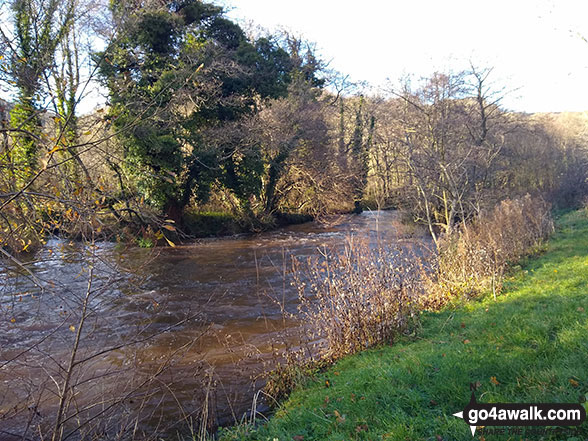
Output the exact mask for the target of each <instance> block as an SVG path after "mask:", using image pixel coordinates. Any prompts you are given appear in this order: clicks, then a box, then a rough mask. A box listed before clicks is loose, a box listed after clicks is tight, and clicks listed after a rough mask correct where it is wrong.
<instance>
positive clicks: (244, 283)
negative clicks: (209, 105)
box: [0, 211, 426, 439]
mask: <svg viewBox="0 0 588 441" xmlns="http://www.w3.org/2000/svg"><path fill="white" fill-rule="evenodd" d="M351 236H353V237H356V238H363V239H365V240H368V241H370V242H372V243H376V242H379V243H386V244H392V245H398V246H401V247H404V248H407V249H411V248H415V247H420V246H422V244H423V243H424V242H426V239H425V236H426V235H425V232H424V230H422V229H420V228H418V227H415V226H413V225H406V224H403V223H402V222H401V220H400V214H399V213H398V212H395V211H378V212H365V213H363V214H361V215H341V216H334V217H331V218H329V219H327V221H324V222H320V223H319V222H310V223H306V224H301V225H293V226H289V227H286V228H282V229H279V230H276V231H272V232H268V233H262V234H257V235H248V236H240V237H229V238H222V239H206V240H201V241H198V242H195V243H190V244H184V245H177V246H176V247H175V248H158V249H155V250H145V249H140V248H135V247H132V248H123V249H121V248H120V247H117V246H115V245H114V244H98V245H96V246H95V247H93V248H92V247H86V248H83V249H82V248H81V245H78V244H68V243H66V242H63V241H59V240H52V241H50V242H49V243H48V244H47V246H46V247H45V248H44V249H43V250H42V251H41V252H39V253H38V254H37V255H35V256H33V257H31V259H30V261H29V262H26V266H27V268H28V269H29V270H30V271H31V274H33V275H34V277H35V281H36V284H35V283H32V282H31V278H32V276H31V274H28V273H26V272H22V271H21V273H20V275H19V276H15V275H14V274H13V273H12V272H9V271H6V270H5V271H3V273H2V274H1V277H2V281H3V285H2V291H0V302H1V303H0V321H1V323H2V325H1V327H0V439H4V438H3V436H4V437H6V439H17V438H12V437H10V435H9V433H13V434H21V433H22V432H23V431H24V429H26V428H27V427H29V426H30V427H33V426H35V425H41V426H42V427H45V428H47V427H48V426H44V424H47V423H46V422H47V421H50V420H51V416H52V415H54V414H55V411H56V409H57V408H58V406H59V399H58V393H56V392H57V391H58V390H59V389H58V385H60V384H63V383H62V382H63V380H64V378H65V377H66V373H65V371H66V368H67V366H68V363H69V361H70V359H71V356H70V354H71V350H72V348H73V347H74V346H73V345H74V344H75V341H76V335H77V331H78V329H79V326H80V321H79V319H80V314H81V311H82V308H83V307H84V299H85V294H86V293H87V292H90V295H89V296H88V302H87V310H86V320H85V322H84V323H83V328H82V332H81V333H80V341H79V344H78V350H77V354H76V360H78V361H79V360H83V362H81V363H79V364H76V365H75V369H74V371H73V372H74V374H73V375H72V376H71V378H70V380H69V381H70V384H73V385H78V384H79V386H77V387H76V388H75V390H76V391H77V395H75V397H74V399H72V400H69V401H68V402H67V403H66V413H68V414H69V415H71V414H75V413H76V409H78V410H77V411H79V412H80V416H81V415H85V414H84V412H86V414H94V415H109V413H108V411H109V410H110V409H111V408H110V407H109V406H110V405H111V404H112V405H114V404H116V405H117V407H116V409H118V410H117V412H116V414H115V416H114V418H113V420H112V421H113V423H112V427H114V426H116V425H119V426H120V424H122V423H121V421H124V418H125V417H126V416H128V418H129V423H128V424H129V426H130V425H131V424H132V419H131V416H134V415H141V422H140V424H139V425H138V426H137V429H136V430H137V432H136V434H138V433H140V432H141V430H144V431H145V432H146V433H155V432H157V431H160V430H161V431H163V432H164V433H168V434H170V433H182V432H186V431H188V430H189V429H188V427H189V426H190V425H192V427H193V428H194V429H195V430H197V428H198V426H199V421H200V420H202V409H203V407H204V408H205V410H206V412H205V417H206V418H205V419H207V420H208V422H209V424H210V425H212V426H214V425H217V424H221V425H226V424H231V423H233V422H235V421H236V420H237V421H239V420H240V419H241V417H242V415H243V414H244V413H247V412H249V413H250V409H251V406H252V402H253V401H252V400H253V396H254V394H255V392H256V391H257V390H259V388H260V387H261V386H262V385H263V379H262V378H260V375H261V374H263V373H264V372H265V371H267V370H268V369H271V367H272V366H274V365H275V362H276V360H277V359H278V358H279V357H278V356H276V353H278V352H279V351H280V350H281V349H283V348H284V346H286V345H296V344H298V343H299V332H298V331H299V330H300V329H301V326H303V325H304V324H303V323H300V321H299V320H298V319H297V318H296V316H295V313H296V308H297V305H298V293H297V290H296V289H295V287H293V286H292V284H291V281H292V278H291V275H290V274H289V273H290V271H291V265H290V262H291V259H292V257H296V258H297V259H307V258H312V257H313V256H316V255H317V254H318V253H319V251H322V252H324V250H326V249H329V248H331V249H332V248H333V247H339V246H342V245H343V244H344V243H345V241H346V240H348V239H349V237H351ZM80 256H84V257H83V258H80ZM89 261H91V262H92V267H93V268H94V269H93V279H92V286H91V287H90V290H89V291H88V274H89V265H88V262H89ZM37 285H41V286H43V290H40V289H39V288H38V287H37ZM284 312H286V314H285V313H284ZM131 343H132V344H131ZM23 352H24V353H23ZM115 396H116V397H117V398H116V399H115V398H114V397H115ZM119 398H120V399H119ZM121 402H122V405H121V404H120V403H121ZM91 403H93V404H91ZM96 403H100V404H98V405H97V404H96ZM257 405H258V407H257V410H258V411H260V412H264V411H265V410H266V404H265V403H264V401H263V400H259V402H258V403H257ZM113 408H114V407H113ZM80 409H81V410H80ZM102 411H103V412H104V413H103V414H101V413H100V412H102ZM74 420H75V418H72V422H71V424H70V426H72V427H75V421H74ZM104 424H105V425H107V423H104ZM87 427H90V424H88V425H87ZM27 433H28V434H30V437H31V438H34V434H32V433H30V432H27ZM136 436H137V437H140V436H139V435H136ZM74 437H75V436H74ZM18 439H20V438H18Z"/></svg>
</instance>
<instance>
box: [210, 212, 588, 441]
mask: <svg viewBox="0 0 588 441" xmlns="http://www.w3.org/2000/svg"><path fill="white" fill-rule="evenodd" d="M587 249H588V220H587V218H586V216H585V214H583V213H582V212H574V213H570V214H568V215H566V216H564V217H563V218H562V219H561V220H560V221H559V222H558V233H557V234H556V235H555V236H554V237H553V239H552V240H551V241H550V242H549V244H548V249H547V251H546V253H545V254H543V255H542V256H540V257H536V258H532V259H529V260H528V261H526V263H524V264H523V267H522V268H520V269H519V270H518V271H517V272H516V273H515V274H514V275H513V277H511V278H509V280H508V282H507V283H506V286H505V292H504V295H503V296H500V297H499V298H498V299H497V301H494V299H493V297H492V295H491V293H487V295H486V296H485V297H483V298H481V299H479V300H478V301H475V302H470V303H467V304H465V305H463V306H461V307H459V308H457V309H452V310H445V311H443V312H437V313H426V314H424V315H423V317H422V325H423V329H422V331H421V332H420V333H419V334H418V336H417V337H416V338H414V337H403V338H401V339H400V341H398V342H397V343H396V344H395V345H394V346H391V347H390V346H383V347H380V348H376V349H372V350H368V351H365V352H362V353H360V354H356V355H354V356H352V357H347V358H345V359H343V360H341V361H339V362H338V363H337V364H335V365H334V366H332V367H331V368H330V369H328V370H327V371H325V372H324V373H322V374H319V375H317V376H316V377H315V379H314V380H313V381H312V382H311V383H310V384H309V385H307V386H306V387H304V388H300V389H298V390H296V391H295V392H294V393H293V394H292V395H291V396H290V398H289V400H288V401H286V402H285V403H283V404H282V405H281V406H280V407H279V408H278V410H277V411H276V413H275V415H274V416H273V417H272V418H271V419H270V420H269V421H268V422H267V423H263V424H260V425H259V426H257V427H249V430H248V431H247V433H246V435H245V436H243V437H241V438H239V439H244V440H266V439H270V440H271V439H301V440H302V439H304V440H306V441H312V440H321V441H323V440H338V439H389V440H405V439H452V440H453V439H455V440H464V441H465V440H471V439H472V436H471V432H470V429H469V427H468V426H467V425H466V424H464V422H463V421H462V420H461V419H458V418H455V417H454V416H452V414H453V413H455V412H457V411H459V410H461V409H463V407H464V405H465V404H467V402H468V401H469V396H470V389H469V385H470V383H475V384H477V385H478V390H477V392H476V394H477V397H478V400H479V401H481V402H507V403H508V402H515V403H517V402H521V403H523V402H527V403H533V402H535V403H537V402H539V403H541V402H561V403H566V402H569V403H574V402H578V401H580V402H585V401H586V395H587V394H588V384H586V383H585V379H586V378H587V376H588V371H587V366H588V365H587V364H586V356H585V354H586V352H587V351H588V346H587V345H586V338H585V335H586V320H587V316H586V315H587V309H586V301H585V286H586V284H587V283H588V280H587V279H586V271H585V270H584V267H585V264H586V259H587V256H586V250H587ZM529 366H532V367H533V369H531V370H530V369H529ZM327 382H328V385H329V387H327V386H326V383H327ZM239 430H241V433H243V430H242V429H239ZM479 430H480V429H479ZM587 430H588V429H587V427H586V425H585V424H584V425H583V426H581V427H578V428H553V429H550V430H548V431H547V432H546V435H545V437H544V439H545V440H556V439H557V440H559V439H585V438H586V436H588V432H587ZM479 433H480V432H479ZM511 437H512V435H511ZM221 439H223V440H224V439H226V440H230V439H235V438H231V430H227V431H226V432H223V436H221ZM492 439H496V440H502V439H504V440H506V439H507V436H504V437H501V436H493V437H492ZM508 439H510V438H508Z"/></svg>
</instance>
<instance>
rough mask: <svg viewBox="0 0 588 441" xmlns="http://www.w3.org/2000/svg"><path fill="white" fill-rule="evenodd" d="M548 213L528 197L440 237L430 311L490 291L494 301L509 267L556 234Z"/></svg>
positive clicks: (507, 202)
mask: <svg viewBox="0 0 588 441" xmlns="http://www.w3.org/2000/svg"><path fill="white" fill-rule="evenodd" d="M550 209H551V207H550V206H549V204H548V203H546V202H544V201H543V200H541V199H538V198H532V197H531V196H529V195H526V196H524V197H522V198H520V199H514V200H510V199H506V200H504V201H502V202H501V203H500V204H498V205H497V206H496V207H494V209H493V210H491V211H488V212H482V213H480V215H478V216H477V217H476V218H475V219H474V220H473V221H472V222H471V223H467V224H462V225H461V227H460V228H459V229H456V230H454V231H453V233H451V234H449V235H446V236H444V237H442V239H441V241H440V245H439V249H438V257H437V262H436V264H435V266H436V272H435V273H434V274H432V276H433V277H432V279H431V281H430V283H429V284H428V285H429V286H428V289H427V290H428V292H429V295H428V296H427V297H426V298H425V299H424V304H425V305H426V307H433V308H439V307H440V306H444V305H445V303H447V302H449V301H453V300H456V299H459V301H463V300H464V299H466V300H467V299H468V298H471V297H474V296H476V295H477V294H479V293H480V292H485V291H488V290H490V291H491V292H492V293H493V295H494V297H496V296H497V295H498V294H499V293H500V291H501V289H502V281H503V277H504V273H505V271H506V270H507V269H508V266H509V265H510V264H513V263H514V262H517V261H518V260H520V259H521V258H522V257H523V256H525V255H526V254H529V253H532V252H533V251H535V250H537V249H538V247H540V246H541V244H542V243H543V241H545V240H546V239H547V238H548V237H549V236H550V235H551V233H552V232H553V220H552V218H551V212H550Z"/></svg>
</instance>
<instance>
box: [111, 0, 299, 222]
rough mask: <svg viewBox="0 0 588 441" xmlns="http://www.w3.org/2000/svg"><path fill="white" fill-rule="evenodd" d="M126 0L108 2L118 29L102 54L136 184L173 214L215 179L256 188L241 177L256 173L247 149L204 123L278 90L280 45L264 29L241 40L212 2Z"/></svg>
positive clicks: (285, 76) (240, 113)
mask: <svg viewBox="0 0 588 441" xmlns="http://www.w3.org/2000/svg"><path fill="white" fill-rule="evenodd" d="M131 6H132V4H131V3H129V2H124V1H121V2H116V3H114V4H113V14H114V17H115V21H116V22H117V23H119V25H120V29H121V30H120V32H119V34H118V36H117V38H116V41H115V43H114V44H113V45H112V46H111V47H110V48H109V49H108V50H107V51H105V52H104V53H103V54H100V59H101V60H102V62H101V73H102V76H103V78H104V80H105V83H106V85H107V87H108V89H109V91H110V100H111V110H110V117H111V118H112V121H113V125H114V127H115V128H116V129H117V130H118V131H119V132H120V133H121V135H120V137H121V140H122V142H123V144H124V145H125V152H124V154H125V162H126V167H127V168H128V169H129V170H130V172H131V173H132V174H133V176H135V177H136V179H137V181H138V189H139V192H140V193H141V194H142V195H143V196H144V197H145V199H146V200H147V201H148V202H149V203H151V204H152V205H153V206H154V207H156V208H157V209H159V210H161V211H162V213H164V214H165V215H166V216H168V217H170V218H171V219H174V220H176V221H181V217H182V212H183V209H184V207H186V205H188V203H189V202H190V200H191V198H192V197H193V196H195V197H196V198H197V200H199V201H203V202H204V201H206V200H207V198H208V196H209V194H210V188H211V185H212V184H213V182H217V181H220V182H222V183H223V184H225V185H227V186H229V187H232V189H233V190H235V191H236V192H237V193H239V195H240V196H241V197H244V196H245V195H244V191H245V189H247V191H252V192H255V191H256V189H257V188H259V185H255V184H254V183H253V184H252V183H251V182H250V183H249V184H246V185H244V184H243V178H244V177H247V180H248V181H252V180H253V181H255V180H257V181H259V180H260V176H259V172H260V167H259V162H258V159H256V157H255V155H253V156H247V155H246V156H243V155H242V152H239V151H238V149H235V148H234V146H230V145H227V144H223V145H214V143H209V142H207V136H206V131H207V130H209V129H212V128H215V127H219V126H222V125H223V124H228V123H231V122H233V121H237V120H239V119H240V118H242V117H244V116H246V115H250V114H252V113H254V112H256V111H257V110H258V109H259V107H260V104H261V103H262V102H263V100H264V99H267V98H271V97H278V96H281V95H283V94H285V93H286V87H287V84H288V82H289V79H290V78H289V72H290V59H289V56H288V54H287V53H286V52H285V51H284V50H282V49H280V48H279V47H278V46H277V45H276V44H275V43H274V42H273V41H272V40H271V39H268V38H264V39H259V40H258V41H256V42H250V41H248V40H247V39H246V37H245V34H244V33H243V31H242V30H241V28H240V27H239V26H237V25H236V24H234V23H232V22H231V21H229V20H227V19H226V18H224V17H223V16H222V10H221V8H219V7H216V6H213V5H210V4H206V3H202V2H200V1H196V0H186V1H182V2H176V3H172V4H170V5H169V6H165V7H150V8H147V7H143V8H140V9H137V10H132V9H131ZM258 72H259V74H257V73H258ZM123 129H124V130H123Z"/></svg>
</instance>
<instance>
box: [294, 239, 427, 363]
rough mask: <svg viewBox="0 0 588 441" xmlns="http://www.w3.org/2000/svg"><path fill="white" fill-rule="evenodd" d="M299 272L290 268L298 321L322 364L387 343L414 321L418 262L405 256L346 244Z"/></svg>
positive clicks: (353, 242)
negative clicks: (324, 360) (297, 301)
mask: <svg viewBox="0 0 588 441" xmlns="http://www.w3.org/2000/svg"><path fill="white" fill-rule="evenodd" d="M301 266H302V264H301V263H300V262H298V261H296V262H295V268H294V274H295V285H296V287H297V288H298V293H299V297H300V306H299V317H301V318H302V320H304V322H306V323H307V331H308V337H309V340H310V341H314V342H317V343H318V344H319V346H320V353H321V355H322V356H323V357H325V358H328V359H335V358H339V357H341V356H344V355H347V354H352V353H355V352H357V351H360V350H363V349H366V348H368V347H372V346H375V345H379V344H385V343H392V341H393V340H394V339H395V337H396V336H397V335H398V334H399V333H401V332H403V331H406V330H407V329H409V328H410V325H411V324H413V322H414V320H415V317H416V308H417V304H418V301H417V298H418V296H419V295H420V292H421V290H422V288H421V284H420V283H419V280H420V273H421V270H422V268H421V260H420V259H418V258H415V257H414V256H413V255H412V253H408V252H407V251H406V250H402V249H401V248H398V249H390V248H384V247H382V246H380V245H377V246H376V245H374V244H370V243H369V242H368V241H359V240H356V239H354V238H350V239H349V240H348V241H347V243H346V244H345V246H344V247H343V249H341V250H329V252H327V250H323V252H321V255H320V257H319V258H318V259H316V258H315V259H309V260H308V261H307V262H306V265H305V268H301ZM301 274H304V275H305V276H306V280H302V279H301Z"/></svg>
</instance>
